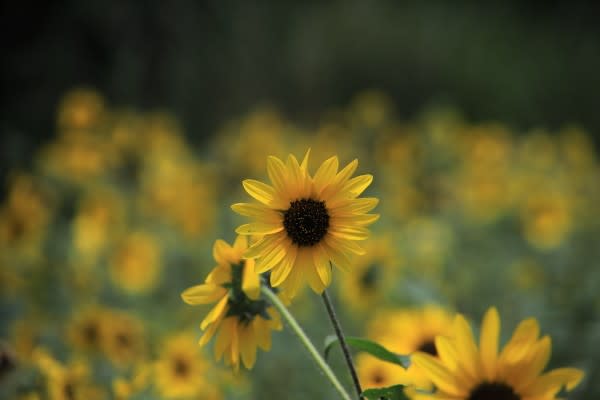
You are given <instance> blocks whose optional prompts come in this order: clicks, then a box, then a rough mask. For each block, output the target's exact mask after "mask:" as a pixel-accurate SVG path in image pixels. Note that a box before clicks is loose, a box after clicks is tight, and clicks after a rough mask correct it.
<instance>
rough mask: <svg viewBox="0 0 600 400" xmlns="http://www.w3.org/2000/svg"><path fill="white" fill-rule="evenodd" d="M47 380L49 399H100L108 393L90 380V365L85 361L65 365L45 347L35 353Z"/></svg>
mask: <svg viewBox="0 0 600 400" xmlns="http://www.w3.org/2000/svg"><path fill="white" fill-rule="evenodd" d="M33 358H34V361H35V363H36V364H37V365H38V367H39V368H40V370H41V371H42V373H43V374H44V376H45V377H46V382H47V394H48V399H49V400H96V399H98V400H100V399H104V398H106V393H104V392H103V391H102V390H101V389H99V388H97V387H95V386H94V385H92V384H91V382H90V381H89V379H88V378H89V374H90V371H89V366H88V364H87V363H85V362H83V361H76V362H73V363H71V364H69V365H63V364H62V363H60V362H59V361H57V360H55V359H54V358H53V357H52V356H51V355H50V354H49V353H48V352H47V351H45V350H44V349H36V351H35V352H34V355H33Z"/></svg>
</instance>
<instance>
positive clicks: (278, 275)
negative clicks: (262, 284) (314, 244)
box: [271, 246, 298, 287]
mask: <svg viewBox="0 0 600 400" xmlns="http://www.w3.org/2000/svg"><path fill="white" fill-rule="evenodd" d="M297 250H298V248H297V247H296V246H292V247H290V251H289V252H288V254H287V255H286V256H285V257H284V259H283V260H282V261H281V263H280V264H279V265H278V266H277V267H276V268H275V269H274V270H273V272H272V273H271V286H273V287H277V286H279V285H281V282H283V281H284V280H285V279H286V278H287V277H288V276H289V274H290V272H291V271H292V268H293V267H294V262H295V261H296V253H297Z"/></svg>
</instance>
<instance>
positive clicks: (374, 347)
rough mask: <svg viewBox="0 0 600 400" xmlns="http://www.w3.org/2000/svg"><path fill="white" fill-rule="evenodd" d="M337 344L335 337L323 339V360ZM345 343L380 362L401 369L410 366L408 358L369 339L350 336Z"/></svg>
mask: <svg viewBox="0 0 600 400" xmlns="http://www.w3.org/2000/svg"><path fill="white" fill-rule="evenodd" d="M338 342H339V340H338V338H337V336H335V335H330V336H327V337H326V338H325V345H324V347H323V353H324V355H325V359H327V357H328V356H329V352H330V350H331V348H332V346H333V345H335V344H336V343H338ZM346 342H347V343H348V344H349V345H350V346H352V347H353V348H354V349H356V350H359V351H364V352H365V353H369V354H371V355H372V356H375V357H377V358H378V359H380V360H383V361H387V362H390V363H392V364H396V365H399V366H401V367H402V368H408V367H409V365H410V357H409V356H405V355H401V354H396V353H392V352H391V351H389V350H388V349H386V348H385V347H383V346H382V345H380V344H378V343H375V342H373V341H371V340H369V339H364V338H359V337H352V336H350V337H346Z"/></svg>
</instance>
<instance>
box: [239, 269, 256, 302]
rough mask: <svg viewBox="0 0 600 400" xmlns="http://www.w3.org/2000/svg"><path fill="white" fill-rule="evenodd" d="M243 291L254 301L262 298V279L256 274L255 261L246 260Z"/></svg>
mask: <svg viewBox="0 0 600 400" xmlns="http://www.w3.org/2000/svg"><path fill="white" fill-rule="evenodd" d="M242 291H243V292H244V293H245V294H246V296H248V297H249V298H250V299H252V300H258V298H259V297H260V277H259V276H258V274H257V273H256V272H254V260H246V262H245V263H244V271H243V273H242Z"/></svg>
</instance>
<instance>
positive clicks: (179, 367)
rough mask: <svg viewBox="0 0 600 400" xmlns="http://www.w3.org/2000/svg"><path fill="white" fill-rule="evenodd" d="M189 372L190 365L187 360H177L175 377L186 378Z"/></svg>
mask: <svg viewBox="0 0 600 400" xmlns="http://www.w3.org/2000/svg"><path fill="white" fill-rule="evenodd" d="M189 370H190V368H189V365H188V363H187V362H185V360H182V359H181V358H178V359H176V360H175V375H177V376H186V375H187V374H188V371H189Z"/></svg>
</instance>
